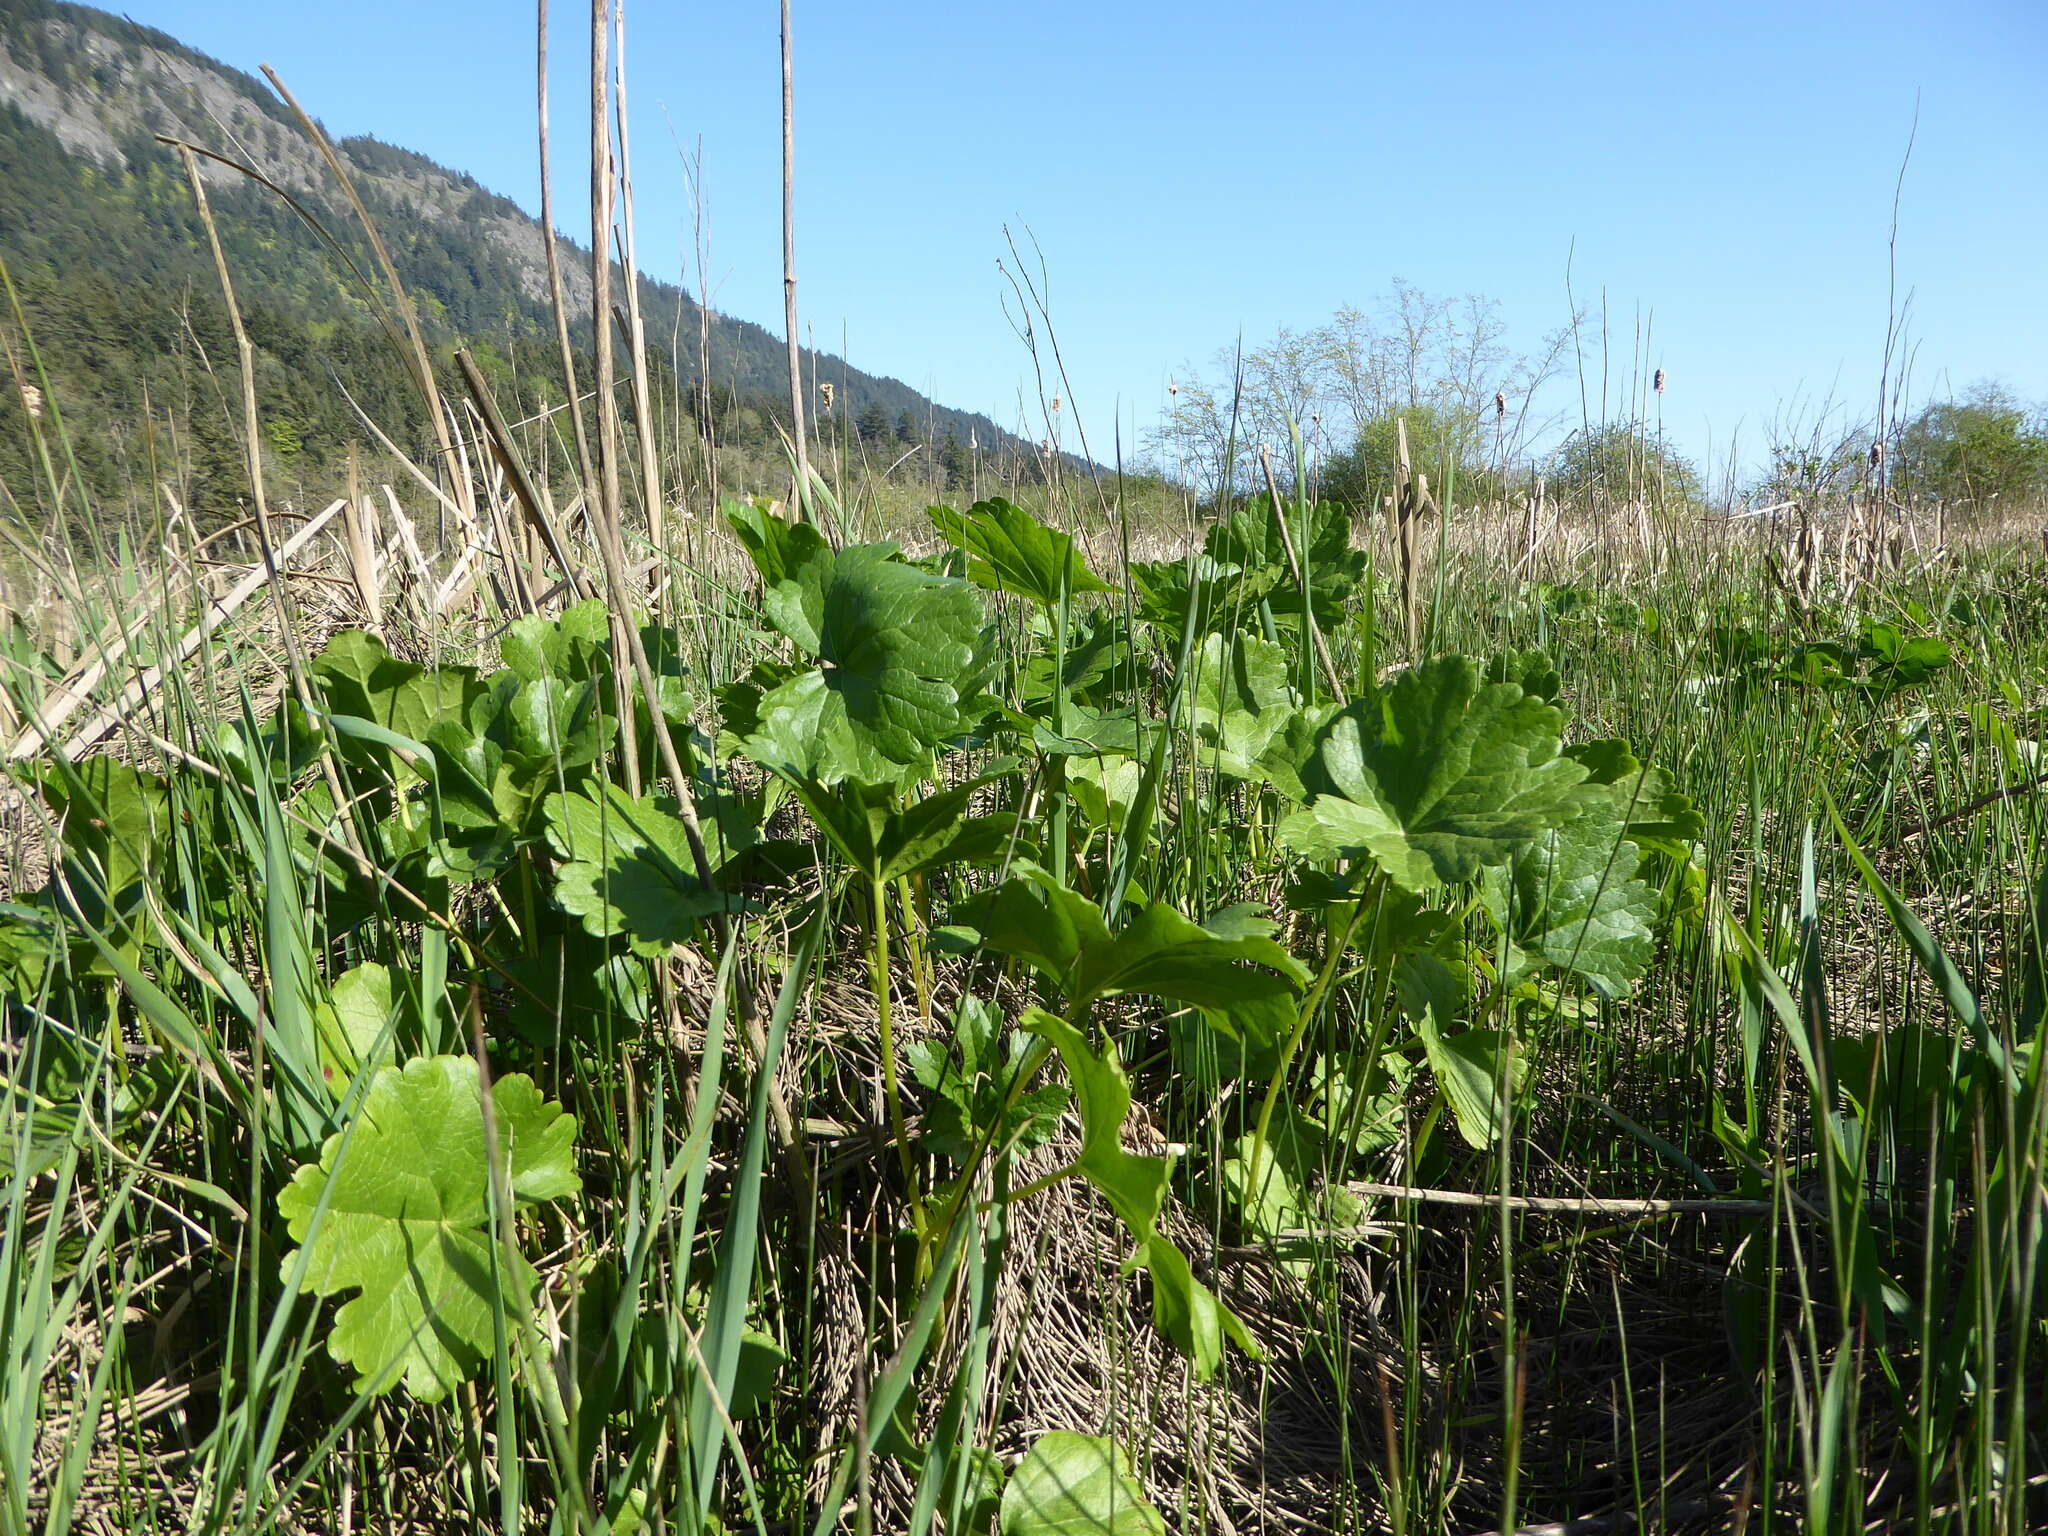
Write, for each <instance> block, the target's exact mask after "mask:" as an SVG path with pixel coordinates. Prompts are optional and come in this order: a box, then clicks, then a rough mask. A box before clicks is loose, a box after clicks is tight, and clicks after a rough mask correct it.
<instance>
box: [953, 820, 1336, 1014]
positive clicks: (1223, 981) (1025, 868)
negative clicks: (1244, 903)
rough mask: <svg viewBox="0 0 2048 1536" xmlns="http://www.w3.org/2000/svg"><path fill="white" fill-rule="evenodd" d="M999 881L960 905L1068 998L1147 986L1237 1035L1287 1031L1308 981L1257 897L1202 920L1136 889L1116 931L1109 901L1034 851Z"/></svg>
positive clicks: (993, 939) (1080, 1000)
mask: <svg viewBox="0 0 2048 1536" xmlns="http://www.w3.org/2000/svg"><path fill="white" fill-rule="evenodd" d="M1011 870H1012V873H1011V877H1010V878H1009V879H1008V880H1006V881H1005V882H1004V883H1003V884H1002V885H1000V886H998V887H996V888H995V889H994V890H993V891H989V892H985V893H983V894H981V895H979V896H975V897H971V898H969V899H968V900H966V901H964V902H961V903H960V904H959V905H958V906H957V907H956V908H955V909H954V919H955V921H956V922H960V923H964V924H966V925H967V926H969V927H971V928H972V929H974V930H975V931H976V932H978V933H979V934H980V935H981V941H982V943H983V945H984V946H985V947H987V948H989V949H992V950H994V951H996V952H997V953H999V954H1007V955H1014V956H1016V957H1017V958H1018V959H1020V960H1024V961H1026V962H1028V963H1029V964H1031V965H1034V966H1036V967H1037V968H1038V969H1039V970H1041V971H1042V972H1044V973H1045V974H1046V975H1047V976H1048V977H1050V978H1051V979H1052V980H1053V981H1055V982H1056V983H1058V984H1059V985H1060V986H1061V987H1062V988H1064V989H1065V991H1066V995H1067V999H1068V1002H1069V1004H1070V1006H1073V1007H1079V1006H1082V1005H1085V1004H1086V1003H1088V1002H1091V1001H1093V1000H1095V999H1096V998H1101V997H1112V996H1117V995H1120V994H1124V993H1143V994H1148V995H1150V996H1153V997H1163V998H1166V999H1168V1000H1170V1001H1173V1002H1178V1003H1186V1004H1188V1005H1190V1006H1191V1007H1196V1008H1200V1009H1202V1010H1203V1011H1204V1013H1205V1014H1206V1015H1207V1016H1208V1017H1209V1018H1210V1019H1211V1020H1212V1021H1213V1022H1215V1023H1216V1024H1218V1025H1219V1026H1220V1027H1222V1028H1223V1029H1224V1030H1225V1031H1226V1032H1228V1033H1229V1034H1231V1035H1232V1036H1233V1037H1234V1038H1237V1039H1240V1040H1245V1041H1249V1042H1252V1043H1255V1044H1264V1043H1269V1042H1271V1041H1273V1040H1276V1039H1279V1038H1282V1037H1284V1035H1285V1033H1286V1032H1287V1030H1288V1029H1290V1028H1291V1027H1292V1026H1293V1022H1294V998H1295V996H1296V995H1297V994H1298V993H1299V992H1300V991H1301V989H1302V988H1303V987H1305V986H1306V985H1307V984H1308V970H1307V967H1305V966H1304V965H1303V964H1302V963H1301V961H1299V960H1298V959H1296V958H1295V957H1294V956H1293V955H1291V954H1289V953H1288V951H1287V950H1286V949H1285V948H1284V947H1283V946H1281V945H1280V944H1278V943H1277V942H1275V941H1274V939H1273V937H1272V934H1273V932H1274V925H1273V924H1272V923H1271V922H1270V921H1269V920H1268V919H1266V918H1265V917H1263V916H1261V915H1259V914H1258V913H1257V912H1256V911H1255V909H1253V908H1250V907H1231V908H1228V909H1226V910H1224V911H1222V912H1219V913H1216V914H1215V915H1214V916H1212V917H1211V918H1209V920H1208V921H1207V922H1205V923H1196V922H1194V921H1192V920H1190V919H1189V918H1187V917H1185V916H1183V915H1182V914H1181V913H1179V912H1177V911H1176V910H1174V909H1173V908H1172V907H1170V906H1167V905H1166V904H1165V903H1164V902H1154V901H1148V900H1146V899H1144V898H1143V897H1142V896H1138V895H1134V896H1133V898H1132V899H1131V900H1130V901H1128V902H1127V903H1126V904H1125V911H1126V912H1128V913H1129V914H1130V917H1129V921H1128V922H1126V923H1125V925H1124V926H1123V928H1122V929H1121V930H1120V931H1119V932H1117V933H1116V934H1114V935H1112V934H1111V933H1110V931H1109V924H1108V923H1107V921H1106V920H1105V919H1104V917H1103V915H1102V909H1101V908H1099V907H1098V906H1096V905H1095V903H1094V902H1092V901H1090V900H1088V898H1087V897H1085V896H1082V895H1080V894H1079V893H1078V892H1076V891H1072V890H1070V889H1068V888H1067V887H1066V886H1064V885H1062V884H1061V883H1060V882H1059V880H1058V879H1057V878H1055V877H1054V876H1053V875H1052V874H1051V873H1050V872H1049V871H1047V870H1045V869H1042V868H1040V867H1039V866H1038V865H1036V864H1033V863H1031V862H1030V861H1028V860H1024V859H1019V860H1017V861H1015V863H1014V864H1013V865H1012V866H1011Z"/></svg>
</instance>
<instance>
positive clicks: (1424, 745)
mask: <svg viewBox="0 0 2048 1536" xmlns="http://www.w3.org/2000/svg"><path fill="white" fill-rule="evenodd" d="M1562 724H1563V717H1562V715H1561V714H1560V713H1559V711H1558V710H1557V709H1556V708H1555V707H1553V706H1552V705H1550V704H1547V703H1545V702H1544V701H1543V700H1542V699H1541V698H1540V697H1538V696H1537V695H1535V694H1532V693H1528V692H1525V691H1524V689H1523V688H1522V686H1521V684H1520V683H1518V682H1500V683H1487V684H1482V683H1481V682H1480V670H1479V665H1478V663H1477V662H1475V661H1473V660H1472V659H1471V658H1470V657H1465V656H1442V657H1438V658H1437V659H1435V660H1433V661H1429V662H1425V663H1423V664H1422V665H1421V666H1418V667H1413V668H1410V669H1409V670H1408V671H1406V672H1403V673H1402V674H1401V675H1400V676H1399V677H1398V678H1396V679H1395V681H1394V682H1393V684H1392V685H1391V686H1390V687H1388V688H1387V689H1385V690H1384V691H1383V692H1380V693H1377V694H1372V695H1368V696H1365V697H1363V698H1361V699H1358V700H1356V701H1354V702H1353V703H1352V704H1350V705H1348V706H1347V707H1346V708H1345V709H1343V710H1342V711H1340V712H1339V713H1338V714H1336V715H1334V716H1333V717H1331V719H1330V720H1329V722H1328V723H1327V724H1326V725H1325V726H1324V727H1323V729H1322V732H1321V733H1320V739H1319V741H1318V743H1317V750H1316V754H1315V757H1314V760H1313V761H1312V762H1311V764H1310V765H1309V771H1308V772H1306V773H1304V775H1303V783H1304V787H1305V788H1307V789H1310V790H1311V791H1313V792H1315V799H1314V800H1312V801H1311V802H1310V804H1309V806H1308V808H1307V809H1306V810H1304V811H1299V812H1297V813H1295V814H1294V815H1292V816H1290V817H1288V818H1287V820H1286V821H1285V822H1283V823H1282V824H1281V828H1280V835H1281V838H1282V840H1283V841H1285V842H1286V843H1287V844H1288V845H1289V846H1290V847H1292V848H1294V849H1295V850H1296V851H1297V852H1300V853H1303V854H1306V855H1309V856H1311V857H1317V858H1370V859H1372V860H1373V862H1374V863H1376V864H1377V865H1378V866H1379V867H1380V869H1381V870H1383V871H1384V872H1385V873H1386V875H1387V877H1388V878H1389V879H1390V880H1392V881H1393V882H1394V884H1396V885H1397V886H1400V887H1401V888H1403V889H1405V890H1409V891H1424V890H1429V889H1431V888H1433V887H1435V886H1437V885H1441V884H1445V883H1448V882H1455V881H1463V880H1470V879H1471V878H1473V876H1475V875H1476V874H1478V873H1479V871H1480V870H1482V869H1485V868H1488V867H1491V866H1493V865H1498V864H1504V863H1506V862H1507V861H1508V860H1509V859H1511V858H1513V857H1514V855H1515V854H1516V853H1517V852H1518V851H1519V850H1521V849H1522V848H1524V847H1526V846H1528V845H1529V844H1530V843H1531V842H1533V841H1534V840H1535V839H1536V838H1537V837H1538V836H1540V835H1541V834H1542V833H1544V832H1547V831H1549V830H1550V829H1551V828H1553V827H1557V826H1562V825H1563V824H1564V823H1565V822H1567V821H1569V820H1571V819H1572V817H1573V816H1575V815H1577V814H1578V812H1579V811H1580V809H1581V808H1582V806H1583V804H1584V802H1585V791H1584V789H1583V788H1582V787H1581V786H1582V784H1583V781H1584V780H1585V778H1586V776H1587V769H1586V766H1585V765H1584V764H1583V763H1580V762H1578V761H1577V760H1575V759H1573V758H1570V757H1567V756H1564V755H1562V754H1561V753H1560V751H1559V739H1558V736H1559V731H1560V729H1561V727H1562Z"/></svg>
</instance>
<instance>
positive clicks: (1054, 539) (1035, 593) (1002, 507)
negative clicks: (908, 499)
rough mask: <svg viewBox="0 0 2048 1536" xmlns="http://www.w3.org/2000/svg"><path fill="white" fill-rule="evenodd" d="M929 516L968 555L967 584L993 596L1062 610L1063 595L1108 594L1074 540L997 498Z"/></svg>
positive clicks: (935, 511) (934, 510)
mask: <svg viewBox="0 0 2048 1536" xmlns="http://www.w3.org/2000/svg"><path fill="white" fill-rule="evenodd" d="M925 516H927V517H929V518H930V519H931V520H932V526H933V527H935V528H937V529H938V530H939V536H940V537H941V538H943V539H944V540H945V541H946V542H947V543H949V544H951V545H952V546H953V547H954V548H956V549H960V550H963V551H965V552H966V555H967V579H968V580H969V581H971V582H973V583H974V584H975V585H976V586H978V587H984V588H986V589H988V590H989V591H991V592H1014V593H1016V594H1017V595H1018V596H1020V597H1028V598H1030V599H1031V601H1033V602H1034V603H1037V604H1038V605H1039V606H1040V607H1042V608H1056V607H1058V606H1059V602H1060V598H1061V594H1062V592H1063V591H1064V592H1065V593H1066V594H1068V595H1073V594H1078V593H1082V592H1106V591H1108V590H1109V588H1108V587H1107V586H1105V585H1104V584H1103V581H1102V578H1101V577H1099V576H1097V575H1096V574H1095V573H1094V572H1093V571H1091V570H1089V569H1088V567H1087V565H1086V564H1085V563H1084V562H1083V561H1082V559H1081V556H1080V553H1079V552H1078V551H1077V550H1076V549H1075V548H1074V541H1073V539H1072V538H1070V537H1069V536H1068V535H1066V534H1064V533H1062V532H1060V531H1059V530H1058V529H1056V528H1048V527H1047V526H1046V525H1045V524H1044V523H1041V522H1040V521H1039V520H1038V519H1037V518H1035V517H1033V516H1032V515H1031V514H1030V513H1029V512H1026V511H1025V510H1024V509H1023V508H1022V507H1019V506H1015V505H1013V504H1012V503H1010V502H1008V501H1005V500H1004V499H1003V498H1002V497H1000V496H997V497H994V498H992V499H990V500H988V501H977V502H976V503H975V504H974V505H973V506H971V507H969V508H968V509H967V510H966V511H965V512H955V511H954V510H953V509H952V508H951V507H927V508H926V509H925Z"/></svg>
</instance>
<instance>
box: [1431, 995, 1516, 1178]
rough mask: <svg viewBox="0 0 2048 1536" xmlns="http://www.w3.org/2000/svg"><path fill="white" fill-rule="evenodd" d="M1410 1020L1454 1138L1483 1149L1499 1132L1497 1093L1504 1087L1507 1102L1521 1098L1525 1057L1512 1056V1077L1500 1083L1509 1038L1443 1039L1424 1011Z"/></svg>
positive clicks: (1483, 1032)
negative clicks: (1448, 1110) (1452, 1123)
mask: <svg viewBox="0 0 2048 1536" xmlns="http://www.w3.org/2000/svg"><path fill="white" fill-rule="evenodd" d="M1414 1022H1415V1033H1416V1034H1417V1035H1418V1036H1419V1037H1420V1038H1421V1040H1422V1050H1423V1054H1424V1056H1426V1057H1427V1058H1428V1060H1429V1070H1430V1072H1431V1073H1432V1074H1434V1076H1435V1077H1436V1083H1437V1087H1439V1088H1440V1089H1442V1090H1443V1095H1444V1098H1445V1100H1446V1101H1447V1102H1448V1103H1449V1104H1450V1106H1451V1118H1452V1119H1453V1120H1454V1121H1456V1123H1457V1126H1458V1134H1459V1135H1461V1136H1463V1137H1464V1138H1465V1142H1466V1144H1467V1145H1468V1146H1471V1147H1474V1148H1477V1149H1479V1150H1481V1151H1484V1150H1485V1149H1486V1148H1487V1147H1490V1146H1492V1145H1493V1142H1494V1138H1495V1137H1497V1136H1498V1135H1499V1134H1500V1122H1501V1096H1500V1090H1501V1088H1502V1087H1503V1086H1505V1087H1506V1088H1507V1090H1508V1094H1509V1098H1510V1099H1511V1100H1512V1099H1513V1098H1514V1097H1515V1096H1517V1095H1519V1093H1520V1092H1521V1088H1522V1083H1523V1081H1524V1080H1525V1078H1526V1077H1527V1060H1526V1058H1525V1057H1523V1055H1522V1054H1521V1053H1520V1052H1519V1051H1515V1052H1513V1055H1512V1061H1513V1067H1514V1072H1513V1077H1512V1078H1511V1079H1510V1080H1509V1081H1507V1082H1506V1083H1505V1084H1503V1082H1502V1068H1503V1056H1504V1054H1505V1053H1507V1052H1508V1051H1509V1050H1510V1049H1511V1046H1512V1040H1511V1037H1509V1036H1506V1035H1503V1034H1502V1033H1501V1032H1500V1031H1499V1030H1495V1029H1468V1030H1465V1031H1464V1032H1463V1033H1461V1034H1456V1035H1446V1034H1445V1033H1444V1032H1443V1031H1442V1029H1441V1028H1440V1027H1439V1026H1438V1024H1437V1021H1436V1017H1435V1014H1434V1013H1433V1012H1432V1011H1430V1010H1427V1009H1425V1010H1424V1012H1423V1014H1422V1016H1421V1017H1420V1018H1418V1019H1416V1020H1415V1021H1414Z"/></svg>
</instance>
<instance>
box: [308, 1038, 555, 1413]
mask: <svg viewBox="0 0 2048 1536" xmlns="http://www.w3.org/2000/svg"><path fill="white" fill-rule="evenodd" d="M491 1106H492V1111H493V1116H494V1118H495V1120H496V1124H497V1141H498V1148H499V1155H500V1156H501V1157H502V1159H503V1166H504V1169H505V1177H506V1181H507V1183H508V1185H509V1187H510V1188H511V1191H512V1195H513V1198H514V1200H515V1201H516V1202H518V1203H519V1204H522V1205H525V1204H530V1203H533V1202H536V1201H542V1200H559V1199H563V1198H566V1197H567V1196H570V1195H574V1194H576V1193H577V1192H578V1191H579V1190H580V1189H581V1187H582V1185H581V1182H580V1181H579V1180H578V1178H577V1176H576V1169H575V1162H574V1156H573V1153H574V1144H575V1139H576V1125H575V1122H574V1121H573V1120H572V1119H570V1117H569V1116H568V1115H567V1114H565V1113H564V1112H563V1110H562V1108H561V1106H560V1105H557V1104H551V1103H549V1102H547V1101H546V1100H545V1099H544V1098H542V1096H541V1093H540V1090H539V1089H537V1088H535V1087H534V1085H533V1081H532V1079H530V1078H527V1077H523V1076H511V1077H501V1078H499V1079H498V1080H497V1081H496V1082H494V1083H493V1084H492V1085H491ZM489 1180H490V1170H489V1159H488V1157H487V1155H486V1148H485V1143H484V1116H483V1100H482V1094H481V1093H480V1091H479V1087H478V1077H477V1067H476V1062H475V1060H474V1059H473V1058H471V1057H468V1056H421V1057H416V1058H415V1059H413V1060H412V1061H409V1062H407V1063H406V1064H405V1066H404V1067H403V1068H402V1069H401V1068H398V1067H384V1068H381V1069H379V1071H378V1072H377V1075H376V1077H375V1078H374V1079H373V1080H372V1081H371V1083H370V1088H369V1092H368V1094H367V1095H366V1096H365V1098H364V1100H363V1103H362V1107H361V1109H359V1110H358V1111H357V1113H356V1118H355V1121H354V1122H353V1123H352V1125H351V1126H350V1127H349V1128H348V1129H347V1130H345V1131H341V1132H337V1133H336V1134H335V1135H333V1136H330V1137H329V1138H328V1139H327V1143H326V1145H325V1146H324V1147H323V1148H322V1149H321V1154H320V1161H319V1162H318V1163H317V1164H311V1163H309V1164H306V1165H304V1166H302V1167H301V1168H300V1169H299V1170H298V1171H297V1173H295V1174H294V1175H293V1176H292V1181H291V1182H290V1183H289V1184H287V1185H286V1186H285V1187H284V1188H283V1189H281V1190H280V1191H278V1196H277V1208H278V1212H279V1214H281V1215H282V1216H283V1217H284V1218H285V1220H286V1222H287V1223H288V1226H289V1230H290V1233H291V1236H292V1240H293V1241H294V1242H297V1243H300V1244H302V1245H304V1259H305V1264H306V1270H305V1285H306V1288H307V1289H308V1290H310V1291H313V1292H314V1293H315V1294H317V1295H321V1296H332V1295H335V1294H336V1293H338V1292H342V1291H356V1292H360V1294H359V1295H357V1296H355V1297H354V1298H353V1299H351V1300H349V1301H347V1302H344V1303H343V1304H342V1306H341V1309H340V1310H339V1311H338V1312H337V1313H336V1314H335V1317H334V1327H333V1330H332V1332H331V1333H330V1334H329V1335H328V1340H327V1348H328V1353H330V1354H331V1355H333V1356H334V1358H335V1359H336V1360H339V1361H341V1362H342V1363H343V1364H344V1365H349V1366H352V1367H354V1369H355V1372H356V1390H357V1391H359V1392H373V1391H374V1392H382V1391H388V1390H389V1389H390V1388H391V1387H392V1386H394V1385H395V1384H396V1383H397V1382H398V1381H400V1380H403V1381H404V1382H405V1385H406V1389H407V1390H408V1391H409V1392H410V1393H411V1394H412V1395H413V1396H414V1397H417V1398H420V1399H422V1400H423V1401H429V1402H431V1401H434V1400H436V1399H439V1398H441V1397H445V1396H446V1395H447V1394H448V1392H449V1391H450V1390H451V1389H452V1388H454V1387H457V1386H459V1385H460V1384H461V1383H462V1382H464V1381H465V1380H467V1379H468V1378H469V1377H470V1376H471V1375H472V1374H474V1372H475V1371H476V1369H477V1367H478V1366H479V1365H480V1364H481V1363H482V1362H483V1360H484V1359H485V1358H486V1357H487V1356H488V1355H489V1353H490V1351H491V1348H492V1340H493V1337H494V1333H493V1329H494V1323H493V1318H494V1316H495V1314H496V1312H497V1310H498V1309H499V1308H503V1310H504V1311H505V1312H506V1313H507V1314H508V1315H509V1316H510V1317H512V1318H514V1319H518V1318H521V1317H523V1315H525V1314H527V1313H528V1312H530V1310H531V1308H532V1306H533V1286H534V1273H533V1270H532V1268H531V1266H530V1265H529V1264H528V1263H527V1261H526V1259H525V1258H524V1256H522V1255H520V1254H517V1253H507V1252H505V1251H504V1250H503V1249H502V1248H501V1246H500V1245H499V1243H498V1242H497V1240H496V1233H495V1231H494V1230H493V1229H492V1228H491V1227H490V1224H489V1210H490V1206H489ZM323 1199H324V1200H325V1202H326V1208H325V1210H324V1211H320V1212H319V1218H318V1223H317V1226H316V1224H315V1213H316V1210H317V1209H318V1208H319V1207H320V1205H321V1202H322V1201H323ZM299 1260H300V1254H298V1253H291V1254H287V1255H286V1256H285V1258H284V1260H283V1272H284V1273H285V1274H286V1275H287V1276H288V1275H289V1274H290V1273H291V1272H292V1270H293V1268H294V1267H295V1266H296V1265H297V1264H298V1262H299Z"/></svg>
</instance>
